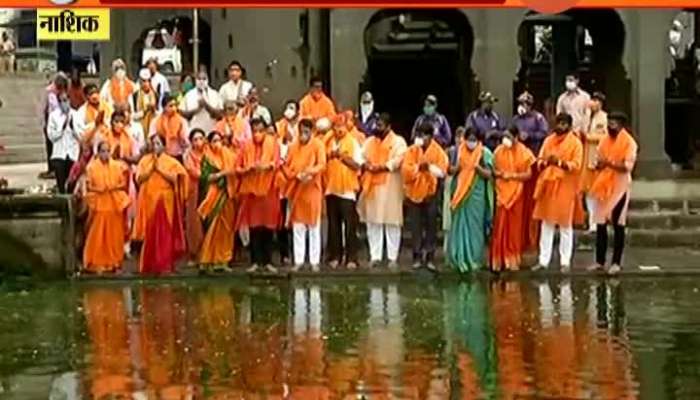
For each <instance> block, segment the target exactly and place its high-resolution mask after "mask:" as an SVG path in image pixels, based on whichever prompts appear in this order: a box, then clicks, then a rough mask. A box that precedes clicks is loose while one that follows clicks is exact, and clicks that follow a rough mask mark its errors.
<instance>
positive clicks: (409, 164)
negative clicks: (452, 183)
mask: <svg viewBox="0 0 700 400" xmlns="http://www.w3.org/2000/svg"><path fill="white" fill-rule="evenodd" d="M424 162H425V163H428V164H432V165H435V166H437V167H438V168H440V170H441V171H442V172H443V173H447V165H448V163H449V161H448V159H447V154H445V151H444V150H443V149H442V147H440V145H439V144H438V143H437V142H436V141H435V140H432V141H431V142H430V145H428V149H427V150H425V151H423V148H422V147H420V146H416V145H413V146H411V147H409V149H408V151H407V152H406V155H405V156H404V158H403V163H402V164H401V176H402V177H403V188H404V193H405V194H406V197H408V199H409V200H411V201H412V202H414V203H421V202H423V200H425V199H426V198H427V197H430V196H432V195H434V194H435V192H437V185H438V178H437V177H435V176H434V175H433V174H432V172H430V171H421V170H420V164H421V163H424Z"/></svg>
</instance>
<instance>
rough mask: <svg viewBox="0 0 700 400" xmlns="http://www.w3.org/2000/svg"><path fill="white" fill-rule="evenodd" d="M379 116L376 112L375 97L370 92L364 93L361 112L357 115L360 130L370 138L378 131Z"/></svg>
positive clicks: (361, 98) (361, 100)
mask: <svg viewBox="0 0 700 400" xmlns="http://www.w3.org/2000/svg"><path fill="white" fill-rule="evenodd" d="M378 118H379V114H377V113H376V112H375V111H374V97H373V96H372V93H370V92H364V93H362V96H361V97H360V110H359V112H358V114H357V127H358V129H359V130H360V131H361V132H362V133H364V134H365V136H369V135H371V134H372V133H374V131H375V129H377V119H378Z"/></svg>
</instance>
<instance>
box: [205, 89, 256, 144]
mask: <svg viewBox="0 0 700 400" xmlns="http://www.w3.org/2000/svg"><path fill="white" fill-rule="evenodd" d="M238 111H239V109H238V104H237V103H236V102H235V101H230V100H227V101H225V102H224V112H223V114H224V115H223V118H221V120H219V122H217V123H216V125H215V126H214V130H215V131H217V132H221V134H222V135H224V144H226V145H228V146H230V147H232V148H240V147H241V146H243V143H245V142H247V141H250V140H251V139H252V133H251V131H250V124H249V123H248V119H246V118H245V117H243V116H242V115H241V114H240V113H239V112H238Z"/></svg>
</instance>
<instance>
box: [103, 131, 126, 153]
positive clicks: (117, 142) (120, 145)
mask: <svg viewBox="0 0 700 400" xmlns="http://www.w3.org/2000/svg"><path fill="white" fill-rule="evenodd" d="M100 137H101V138H102V139H103V140H104V141H106V142H107V143H109V149H110V153H111V155H112V157H115V158H125V157H131V156H133V155H134V141H133V140H132V139H131V137H130V136H129V134H128V133H127V132H123V133H121V134H117V133H115V132H114V130H112V129H110V130H109V131H107V132H106V135H101V136H100ZM117 149H119V154H117Z"/></svg>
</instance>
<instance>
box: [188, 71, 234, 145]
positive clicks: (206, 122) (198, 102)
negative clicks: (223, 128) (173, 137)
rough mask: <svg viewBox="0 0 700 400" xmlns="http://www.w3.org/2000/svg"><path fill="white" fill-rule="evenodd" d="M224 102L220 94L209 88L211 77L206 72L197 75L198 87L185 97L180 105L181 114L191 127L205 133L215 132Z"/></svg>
mask: <svg viewBox="0 0 700 400" xmlns="http://www.w3.org/2000/svg"><path fill="white" fill-rule="evenodd" d="M222 109H223V102H222V101H221V96H219V93H218V92H217V91H216V90H214V89H213V88H211V87H210V86H209V76H208V75H207V72H206V71H204V70H200V71H199V72H198V73H197V80H196V86H195V88H194V89H193V90H190V91H189V92H187V94H186V95H185V99H184V101H183V102H182V103H181V104H180V114H182V116H183V117H185V119H186V120H188V121H189V126H190V127H191V128H192V129H194V128H199V129H201V130H203V131H204V132H210V131H212V130H214V126H216V121H217V120H218V119H219V117H220V116H221V111H222Z"/></svg>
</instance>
